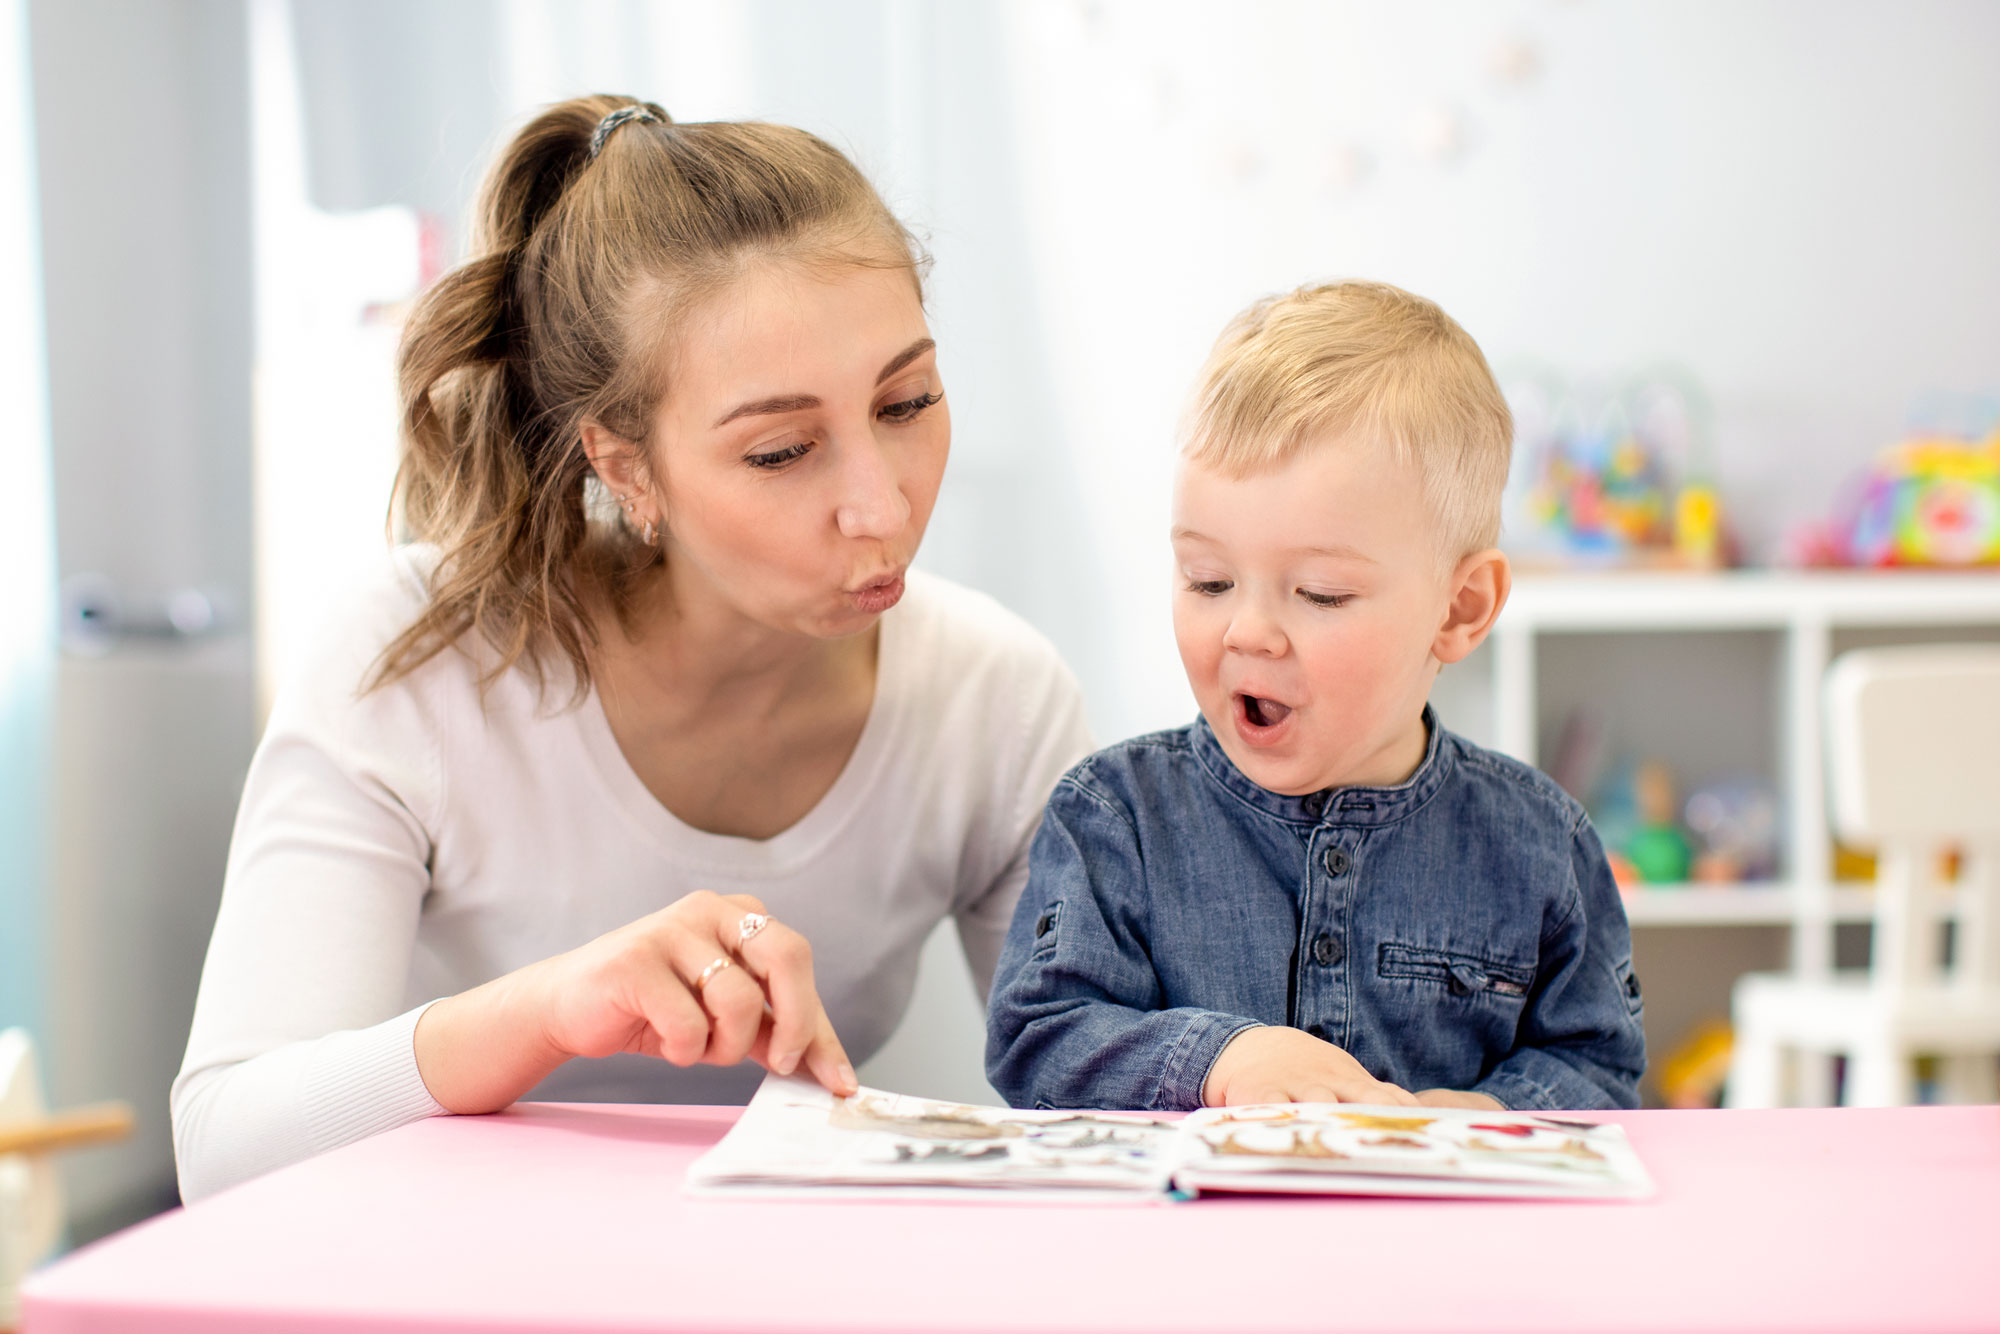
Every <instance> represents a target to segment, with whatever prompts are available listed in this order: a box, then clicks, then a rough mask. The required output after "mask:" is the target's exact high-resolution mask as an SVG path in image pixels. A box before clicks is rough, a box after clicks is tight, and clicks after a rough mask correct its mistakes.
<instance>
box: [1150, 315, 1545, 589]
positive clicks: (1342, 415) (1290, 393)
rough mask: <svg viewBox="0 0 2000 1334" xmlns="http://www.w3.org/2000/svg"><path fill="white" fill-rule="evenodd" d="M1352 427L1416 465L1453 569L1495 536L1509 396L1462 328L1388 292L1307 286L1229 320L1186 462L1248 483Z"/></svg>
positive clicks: (1190, 424) (1509, 436)
mask: <svg viewBox="0 0 2000 1334" xmlns="http://www.w3.org/2000/svg"><path fill="white" fill-rule="evenodd" d="M1355 431H1362V432H1368V433H1372V434H1374V435H1376V436H1378V437H1379V438H1380V439H1382V440H1383V441H1384V442H1385V443H1387V444H1388V445H1389V447H1390V448H1391V449H1392V450H1394V451H1395V453H1396V455H1397V457H1399V458H1400V459H1402V460H1403V461H1404V462H1406V463H1410V464H1414V465H1415V467H1416V468H1417V471H1418V475H1419V477H1420V478H1421V479H1422V485H1423V491H1424V500H1425V503H1426V504H1427V506H1428V507H1429V509H1430V511H1431V514H1432V516H1433V519H1434V521H1435V522H1436V523H1437V525H1438V529H1439V532H1440V534H1441V536H1442V537H1443V539H1444V546H1445V548H1446V551H1445V553H1444V555H1445V558H1446V560H1447V561H1448V562H1453V563H1455V562H1456V561H1457V560H1458V559H1459V558H1460V557H1461V556H1464V555H1465V554H1467V553H1468V552H1472V551H1478V550H1482V549H1484V548H1486V547H1490V546H1492V545H1493V543H1494V542H1495V541H1496V540H1497V539H1498V537H1499V534H1500V494H1501V492H1502V491H1503V490H1504V489H1505V488H1506V485H1507V466H1508V459H1509V455H1510V454H1511V453H1512V450H1513V439H1514V424H1513V417H1512V415H1511V414H1510V413H1509V412H1508V411H1507V400H1506V399H1505V398H1504V397H1502V395H1501V393H1500V386H1499V385H1498V384H1496V383H1495V382H1494V379H1493V372H1492V371H1491V370H1490V369H1489V368H1488V367H1487V365H1486V358H1485V357H1484V356H1483V355H1482V354H1481V353H1480V351H1479V345H1478V344H1477V343H1475V342H1473V341H1472V338H1471V336H1470V335H1468V334H1467V333H1466V332H1465V330H1464V329H1461V328H1460V327H1459V326H1458V323H1457V321H1455V320H1453V319H1452V318H1451V316H1449V315H1447V314H1445V313H1444V311H1442V310H1440V309H1439V308H1438V307H1437V305H1436V304H1435V303H1433V302H1430V301H1426V300H1425V299H1424V298H1422V297H1420V296H1415V295H1413V294H1411V293H1409V292H1405V291H1403V290H1402V289H1401V288H1399V287H1391V286H1390V285H1389V284H1387V283H1371V282H1337V283H1324V284H1319V285H1315V286H1307V287H1301V288H1299V289H1298V290H1296V291H1292V292H1286V293H1283V294H1282V295H1279V296H1271V297H1266V298H1264V299H1263V300H1262V301H1259V302H1257V303H1256V304H1255V305H1253V306H1251V307H1250V308H1249V309H1248V310H1246V311H1244V312H1243V313H1242V314H1240V315H1238V316H1237V317H1236V318H1235V319H1234V320H1231V321H1230V323H1229V326H1228V327H1227V328H1226V329H1224V330H1223V331H1222V336H1221V337H1220V338H1219V339H1217V340H1216V344H1215V350H1214V351H1213V352H1211V353H1210V354H1209V357H1208V362H1207V364H1206V365H1205V366H1204V367H1203V368H1202V372H1201V378H1200V380H1199V381H1198V383H1197V386H1196V392H1195V398H1194V402H1193V404H1192V405H1191V407H1190V410H1189V413H1188V418H1187V421H1186V424H1185V427H1184V429H1183V432H1182V434H1183V438H1184V440H1185V444H1184V446H1183V448H1182V454H1183V456H1184V457H1186V458H1189V459H1191V460H1194V461H1195V462H1198V463H1200V464H1202V465H1203V466H1205V467H1210V468H1214V469H1216V470H1218V471H1220V472H1223V473H1226V474H1228V475H1231V476H1244V475H1247V474H1250V473H1254V472H1258V471H1261V470H1263V469H1265V468H1271V467H1276V466H1279V465H1281V464H1283V463H1285V462H1287V461H1289V460H1290V459H1291V458H1293V457H1294V456H1295V455H1296V454H1297V453H1298V451H1299V450H1300V449H1302V448H1304V447H1305V446H1306V445H1308V444H1310V443H1315V442H1320V441H1324V440H1325V439H1327V438H1329V437H1332V436H1337V435H1342V434H1346V433H1349V432H1355Z"/></svg>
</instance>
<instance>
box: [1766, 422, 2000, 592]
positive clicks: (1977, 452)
mask: <svg viewBox="0 0 2000 1334" xmlns="http://www.w3.org/2000/svg"><path fill="white" fill-rule="evenodd" d="M1791 545H1792V559H1793V561H1794V563H1796V564H1802V565H1858V566H1865V567H1875V568H1887V567H1895V566H1946V567H1969V566H1977V565H2000V430H1995V431H1994V432H1993V434H1991V435H1990V436H1988V437H1987V438H1986V439H1985V440H1984V441H1983V442H1977V443H1975V442H1971V441H1965V440H1951V439H1944V438H1941V437H1936V436H1921V437H1918V438H1915V439H1911V440H1906V441H1904V442H1903V443H1902V444H1900V445H1897V446H1895V447H1893V448H1891V449H1888V450H1885V451H1884V452H1883V453H1882V455H1881V456H1880V457H1879V458H1878V459H1877V460H1876V461H1875V463H1874V465H1873V466H1872V467H1870V468H1869V469H1868V471H1867V472H1866V473H1864V474H1863V475H1862V477H1861V478H1860V480H1859V482H1858V484H1857V485H1856V486H1855V487H1854V489H1853V491H1852V493H1851V498H1850V499H1849V500H1848V501H1847V502H1846V504H1845V505H1844V506H1843V507H1842V508H1841V510H1840V511H1839V512H1838V513H1837V515H1836V517H1835V519H1834V520H1833V522H1832V523H1831V524H1827V525H1809V526H1808V527H1807V528H1805V529H1804V530H1802V531H1801V532H1800V533H1798V534H1796V535H1794V537H1793V539H1792V543H1791Z"/></svg>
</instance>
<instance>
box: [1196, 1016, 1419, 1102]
mask: <svg viewBox="0 0 2000 1334" xmlns="http://www.w3.org/2000/svg"><path fill="white" fill-rule="evenodd" d="M1201 1100H1202V1103H1203V1105H1205V1106H1208V1107H1240V1106H1242V1105H1243V1104H1244V1103H1249V1102H1372V1103H1387V1104H1390V1105H1391V1106H1396V1107H1414V1106H1415V1105H1416V1102H1417V1100H1416V1099H1415V1098H1413V1097H1411V1096H1410V1095H1409V1094H1408V1093H1406V1092H1404V1091H1403V1090H1402V1089H1399V1088H1397V1087H1396V1086H1395V1085H1394V1084H1384V1083H1383V1082H1382V1081H1381V1080H1379V1079H1377V1078H1375V1076H1373V1075H1371V1074H1369V1073H1368V1072H1367V1071H1366V1070H1364V1069H1362V1068H1361V1062H1359V1061H1357V1060H1355V1059H1354V1058H1353V1057H1352V1056H1349V1055H1348V1054H1347V1053H1346V1052H1344V1051H1342V1050H1341V1049H1340V1048H1338V1047H1336V1046H1334V1045H1333V1044H1332V1043H1331V1042H1322V1041H1320V1040H1319V1039H1318V1038H1316V1037H1314V1036H1313V1035H1312V1034H1310V1033H1305V1032H1301V1031H1300V1030H1299V1029H1296V1028H1251V1029H1246V1030H1244V1031H1243V1032H1241V1033H1238V1034H1237V1035H1236V1036H1235V1037H1233V1038H1231V1039H1230V1040H1229V1043H1228V1045H1227V1046H1225V1047H1224V1048H1223V1049H1222V1054H1221V1055H1220V1056H1218V1057H1216V1058H1215V1064H1214V1065H1212V1066H1210V1067H1209V1070H1208V1079H1207V1081H1206V1082H1205V1083H1203V1085H1202V1086H1201Z"/></svg>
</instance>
